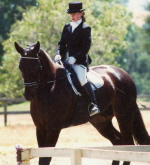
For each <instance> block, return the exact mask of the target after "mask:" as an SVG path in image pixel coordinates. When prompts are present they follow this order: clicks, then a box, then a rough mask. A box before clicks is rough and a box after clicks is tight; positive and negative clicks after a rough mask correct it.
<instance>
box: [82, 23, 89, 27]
mask: <svg viewBox="0 0 150 165" xmlns="http://www.w3.org/2000/svg"><path fill="white" fill-rule="evenodd" d="M82 28H90V26H89V25H88V24H86V23H83V25H82Z"/></svg>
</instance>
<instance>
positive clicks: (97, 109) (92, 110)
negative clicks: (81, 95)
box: [88, 103, 100, 116]
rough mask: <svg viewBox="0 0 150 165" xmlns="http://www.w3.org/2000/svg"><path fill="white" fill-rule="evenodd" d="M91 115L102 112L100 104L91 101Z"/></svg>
mask: <svg viewBox="0 0 150 165" xmlns="http://www.w3.org/2000/svg"><path fill="white" fill-rule="evenodd" d="M88 109H89V114H90V116H93V115H96V114H98V113H100V110H99V108H98V106H97V105H96V104H94V103H91V104H90V105H89V107H88Z"/></svg>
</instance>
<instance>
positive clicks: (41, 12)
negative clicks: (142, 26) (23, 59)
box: [0, 0, 130, 97]
mask: <svg viewBox="0 0 150 165" xmlns="http://www.w3.org/2000/svg"><path fill="white" fill-rule="evenodd" d="M38 3H39V7H38V8H37V7H32V8H31V9H29V10H27V11H26V12H24V13H23V19H22V20H21V21H17V22H16V23H15V24H14V25H13V26H12V28H11V31H10V34H9V38H8V39H7V40H6V41H4V42H3V45H4V50H5V52H6V53H5V56H4V60H3V66H2V67H1V69H0V70H1V71H0V76H1V80H0V90H1V91H0V93H1V94H3V95H4V96H9V97H14V96H16V97H17V96H22V91H23V85H22V79H21V75H20V72H19V70H18V67H17V66H18V63H19V55H18V54H17V52H16V51H15V49H14V45H13V43H14V41H17V42H19V44H21V45H22V46H25V45H26V44H29V43H34V42H36V41H37V40H39V41H40V42H41V44H42V47H43V48H44V49H45V51H46V52H48V54H49V55H50V56H51V57H52V58H53V57H54V55H55V49H56V46H57V43H58V41H59V39H60V34H61V31H62V28H63V26H64V22H69V16H68V15H67V14H63V13H65V11H66V9H67V8H68V1H67V0H64V1H63V4H62V1H61V0H51V1H49V0H38ZM83 3H84V8H86V16H87V23H88V24H90V25H91V26H92V36H93V44H92V47H91V51H90V55H91V57H92V59H93V65H97V64H104V63H107V64H116V62H115V58H116V57H117V56H119V55H120V54H119V51H120V49H123V48H124V46H125V45H126V44H125V40H124V39H125V36H126V33H127V26H128V24H129V23H130V16H129V14H128V13H127V11H126V10H125V8H124V7H122V6H121V5H119V4H116V3H110V2H109V3H108V2H101V1H99V0H96V1H93V0H89V1H88V3H87V1H86V0H83ZM95 5H96V6H97V10H96V8H95ZM99 9H100V11H99Z"/></svg>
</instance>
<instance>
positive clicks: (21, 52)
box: [14, 42, 24, 55]
mask: <svg viewBox="0 0 150 165" xmlns="http://www.w3.org/2000/svg"><path fill="white" fill-rule="evenodd" d="M14 45H15V48H16V50H17V52H18V53H20V54H21V55H22V54H23V52H24V49H23V48H22V47H21V46H20V45H19V44H18V43H17V42H15V43H14Z"/></svg>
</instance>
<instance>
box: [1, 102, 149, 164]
mask: <svg viewBox="0 0 150 165" xmlns="http://www.w3.org/2000/svg"><path fill="white" fill-rule="evenodd" d="M20 107H22V108H25V109H22V110H27V108H29V104H28V102H26V103H23V104H17V105H15V106H11V107H9V110H12V111H13V110H16V109H21V108H20ZM1 110H2V109H1ZM142 116H143V119H144V122H145V125H146V128H147V130H148V132H149V134H150V111H142ZM113 122H114V125H115V126H116V127H118V126H117V122H116V120H115V119H114V121H113ZM0 139H1V141H0V165H15V164H16V153H15V152H16V151H15V145H16V144H22V145H23V146H24V147H25V148H27V147H37V142H36V133H35V126H34V124H33V122H32V119H31V116H30V115H29V114H26V115H8V126H7V127H4V126H3V115H0ZM110 145H111V143H110V142H109V141H108V140H107V139H105V138H103V137H102V136H101V135H100V134H99V133H98V132H97V131H96V130H95V128H94V127H92V125H90V124H89V123H87V124H84V125H80V126H76V127H70V128H67V129H63V130H62V131H61V133H60V137H59V140H58V143H57V147H90V146H92V147H93V146H97V147H98V146H110ZM37 162H38V160H37V159H33V160H32V161H31V165H37ZM91 164H92V165H100V164H101V165H110V164H111V161H109V160H108V161H104V160H90V159H83V165H91ZM51 165H70V159H67V158H65V159H64V158H53V160H52V163H51ZM131 165H150V163H135V162H133V163H131Z"/></svg>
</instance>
